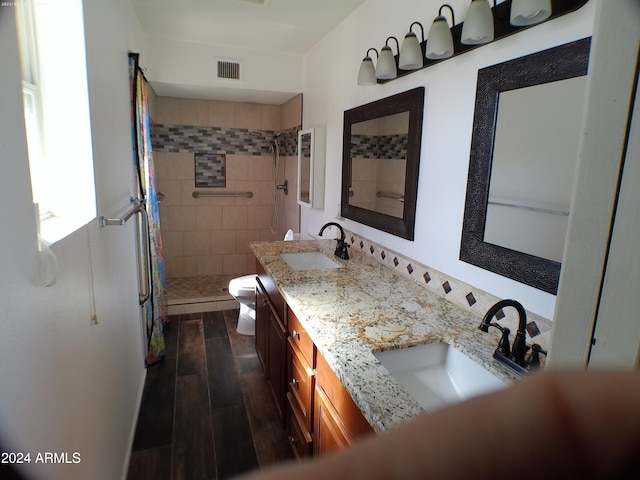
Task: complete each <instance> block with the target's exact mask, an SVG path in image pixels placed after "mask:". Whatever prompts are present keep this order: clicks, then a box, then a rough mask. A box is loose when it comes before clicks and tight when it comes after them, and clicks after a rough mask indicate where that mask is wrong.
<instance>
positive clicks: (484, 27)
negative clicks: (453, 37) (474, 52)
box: [460, 0, 493, 45]
mask: <svg viewBox="0 0 640 480" xmlns="http://www.w3.org/2000/svg"><path fill="white" fill-rule="evenodd" d="M460 41H461V42H462V43H464V44H465V45H482V44H485V43H489V42H491V41H493V14H492V13H491V7H490V6H489V2H487V0H473V1H472V2H471V5H469V9H468V10H467V16H466V17H465V19H464V23H463V24H462V38H461V39H460Z"/></svg>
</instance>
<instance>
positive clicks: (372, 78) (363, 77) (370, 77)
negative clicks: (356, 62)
mask: <svg viewBox="0 0 640 480" xmlns="http://www.w3.org/2000/svg"><path fill="white" fill-rule="evenodd" d="M371 50H373V51H374V52H376V59H378V58H380V55H379V54H378V50H376V49H375V48H373V47H372V48H370V49H369V50H367V56H366V57H364V58H363V59H362V63H361V64H360V70H359V71H358V85H362V86H367V85H375V84H376V67H374V66H373V60H371V57H370V56H369V52H370V51H371Z"/></svg>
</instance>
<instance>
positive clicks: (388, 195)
mask: <svg viewBox="0 0 640 480" xmlns="http://www.w3.org/2000/svg"><path fill="white" fill-rule="evenodd" d="M376 197H378V198H390V199H391V200H398V201H399V202H403V203H404V195H401V194H399V193H392V192H377V193H376Z"/></svg>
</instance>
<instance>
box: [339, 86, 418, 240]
mask: <svg viewBox="0 0 640 480" xmlns="http://www.w3.org/2000/svg"><path fill="white" fill-rule="evenodd" d="M423 111H424V87H419V88H416V89H413V90H410V91H408V92H404V93H400V94H398V95H394V96H392V97H388V98H383V99H382V100H378V101H375V102H372V103H369V104H366V105H362V106H360V107H356V108H353V109H351V110H347V111H346V112H344V136H343V147H342V148H343V150H342V204H341V205H342V207H341V213H342V216H344V217H345V218H349V219H351V220H355V221H357V222H359V223H362V224H365V225H368V226H370V227H373V228H377V229H379V230H382V231H385V232H388V233H391V234H393V235H397V236H399V237H402V238H406V239H408V240H413V236H414V225H415V213H416V198H417V191H418V171H419V165H420V145H421V143H422V114H423Z"/></svg>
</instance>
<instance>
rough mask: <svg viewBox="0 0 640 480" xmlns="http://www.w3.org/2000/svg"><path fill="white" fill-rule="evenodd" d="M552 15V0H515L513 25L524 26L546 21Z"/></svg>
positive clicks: (513, 2) (512, 15)
mask: <svg viewBox="0 0 640 480" xmlns="http://www.w3.org/2000/svg"><path fill="white" fill-rule="evenodd" d="M550 16H551V0H513V1H512V2H511V17H510V22H511V25H514V26H516V27H522V26H525V25H535V24H537V23H540V22H544V21H545V20H546V19H547V18H549V17H550Z"/></svg>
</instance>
